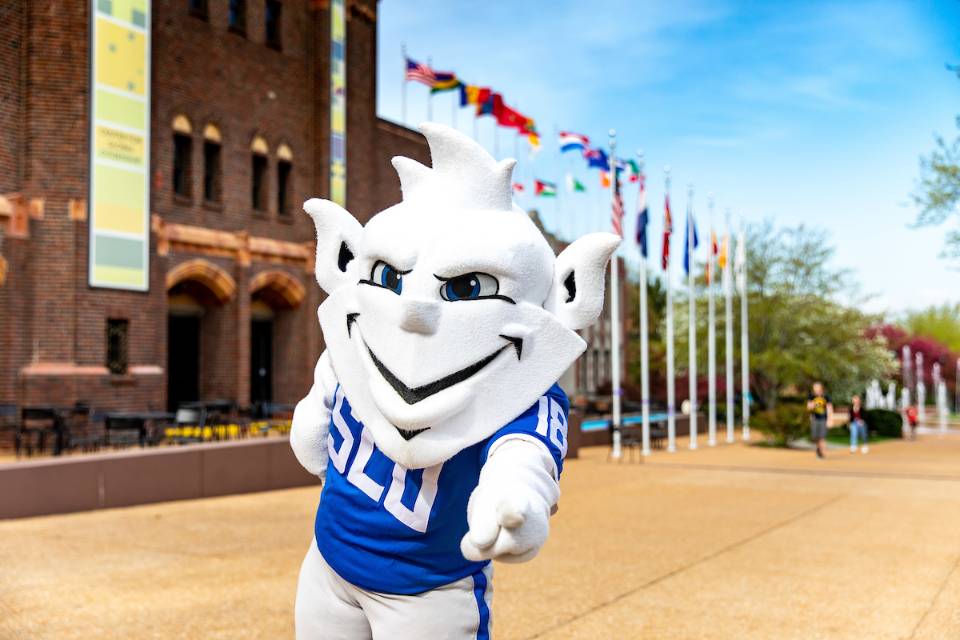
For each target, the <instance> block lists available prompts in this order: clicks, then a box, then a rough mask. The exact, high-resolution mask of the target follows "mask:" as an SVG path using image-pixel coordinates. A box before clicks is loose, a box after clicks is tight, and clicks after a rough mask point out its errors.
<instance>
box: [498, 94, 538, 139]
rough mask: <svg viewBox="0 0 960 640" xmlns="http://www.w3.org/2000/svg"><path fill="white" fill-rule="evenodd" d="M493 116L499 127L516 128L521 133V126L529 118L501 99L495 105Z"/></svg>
mask: <svg viewBox="0 0 960 640" xmlns="http://www.w3.org/2000/svg"><path fill="white" fill-rule="evenodd" d="M497 107H499V108H497ZM493 117H494V118H496V119H497V124H498V125H500V126H501V127H507V128H508V129H516V130H518V131H520V132H521V133H523V127H524V125H525V124H526V123H527V120H529V118H527V117H526V116H525V115H523V114H522V113H520V112H519V111H517V110H516V109H513V108H512V107H508V106H507V105H505V104H503V99H501V100H499V104H498V105H496V106H495V110H494V112H493Z"/></svg>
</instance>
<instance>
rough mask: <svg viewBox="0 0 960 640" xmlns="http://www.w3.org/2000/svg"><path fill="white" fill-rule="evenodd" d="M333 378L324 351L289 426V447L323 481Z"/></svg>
mask: <svg viewBox="0 0 960 640" xmlns="http://www.w3.org/2000/svg"><path fill="white" fill-rule="evenodd" d="M336 389H337V376H336V374H334V372H333V368H332V367H331V366H330V356H328V355H327V352H326V351H324V352H323V353H322V354H320V359H319V360H317V367H316V369H314V372H313V387H312V388H311V389H310V392H309V393H308V394H307V396H306V397H305V398H304V399H303V400H301V401H300V402H298V403H297V408H296V409H294V411H293V423H292V424H291V426H290V446H291V447H292V448H293V453H294V455H295V456H297V460H299V461H300V464H301V465H303V468H304V469H306V470H307V471H309V472H310V473H312V474H313V475H315V476H320V479H321V480H322V479H323V475H324V473H326V471H327V460H328V458H329V453H328V452H327V433H328V432H329V431H330V411H331V410H332V409H333V394H334V391H336Z"/></svg>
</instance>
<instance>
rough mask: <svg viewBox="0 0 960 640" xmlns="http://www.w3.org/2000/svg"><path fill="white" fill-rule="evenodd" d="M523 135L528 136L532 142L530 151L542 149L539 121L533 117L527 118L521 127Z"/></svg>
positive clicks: (535, 151) (534, 151)
mask: <svg viewBox="0 0 960 640" xmlns="http://www.w3.org/2000/svg"><path fill="white" fill-rule="evenodd" d="M520 133H521V134H522V135H525V136H527V142H529V143H530V152H531V153H537V152H538V151H540V133H539V132H538V131H537V123H536V122H534V120H533V118H527V119H526V121H525V122H524V123H523V126H522V127H521V129H520Z"/></svg>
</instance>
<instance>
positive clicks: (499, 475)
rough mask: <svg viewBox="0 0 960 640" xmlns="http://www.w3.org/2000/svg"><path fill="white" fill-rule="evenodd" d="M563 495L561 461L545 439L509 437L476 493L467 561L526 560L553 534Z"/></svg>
mask: <svg viewBox="0 0 960 640" xmlns="http://www.w3.org/2000/svg"><path fill="white" fill-rule="evenodd" d="M559 498H560V484H559V482H558V481H557V470H556V463H555V462H554V460H553V457H552V456H551V455H550V453H549V452H548V451H547V449H546V447H545V446H543V445H542V444H540V443H539V442H534V441H531V440H528V439H524V438H520V437H509V436H507V439H506V440H504V441H501V442H499V443H496V444H495V445H494V449H493V451H491V453H490V455H489V457H488V458H487V462H486V464H484V465H483V469H482V470H481V471H480V482H479V484H478V485H477V488H476V489H474V490H473V493H472V494H471V495H470V502H469V503H468V505H467V524H468V526H469V527H470V529H469V531H467V533H466V535H465V536H463V539H462V540H461V541H460V551H461V552H462V553H463V557H464V558H466V559H467V560H472V561H474V562H479V561H481V560H490V559H496V560H500V561H503V562H526V561H527V560H531V559H532V558H533V557H534V556H536V555H537V553H538V552H539V551H540V547H542V546H543V543H544V542H546V541H547V535H548V534H549V533H550V514H551V512H552V510H553V508H554V506H555V505H556V504H557V500H558V499H559Z"/></svg>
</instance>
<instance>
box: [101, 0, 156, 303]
mask: <svg viewBox="0 0 960 640" xmlns="http://www.w3.org/2000/svg"><path fill="white" fill-rule="evenodd" d="M90 6H91V12H92V15H91V29H92V47H91V51H92V55H91V69H90V86H91V91H90V95H91V105H90V114H91V117H90V216H89V221H90V269H89V282H90V286H92V287H108V288H113V289H132V290H135V291H147V290H148V289H149V286H150V278H149V273H150V270H149V264H148V262H149V253H150V235H149V234H150V224H149V218H150V0H92V1H91V3H90Z"/></svg>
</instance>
